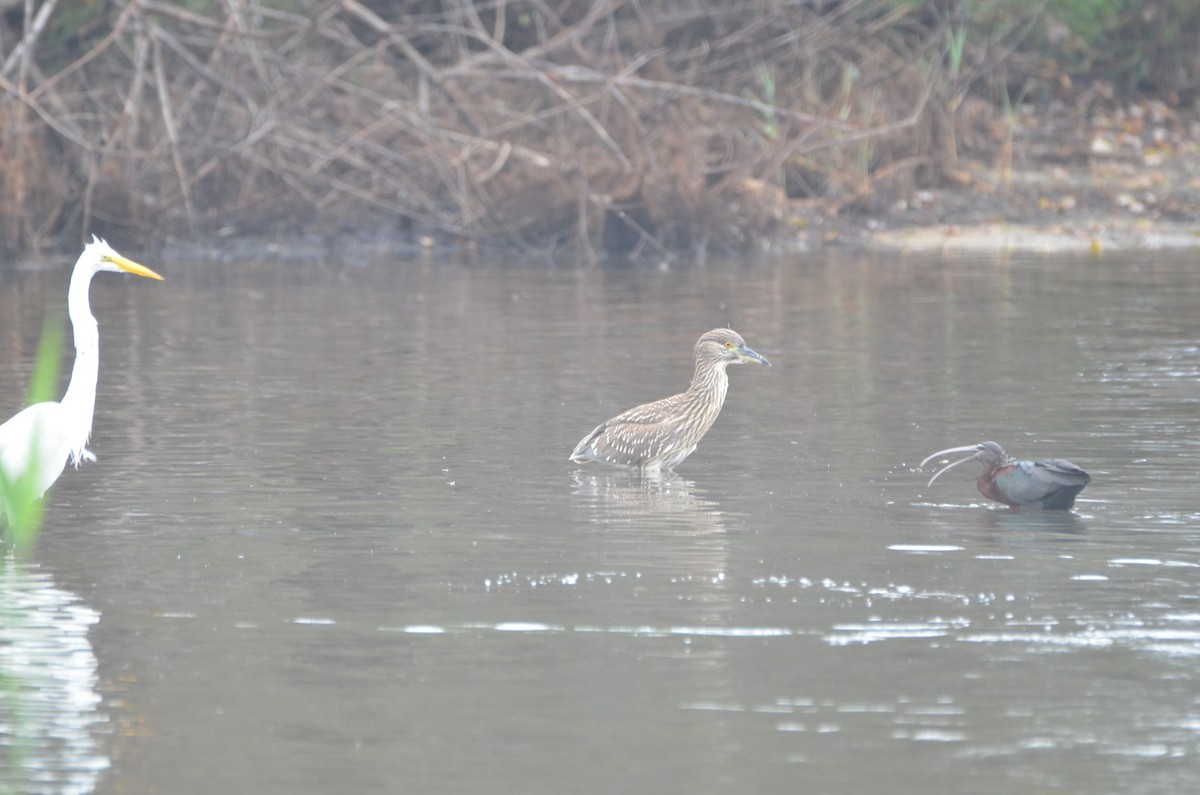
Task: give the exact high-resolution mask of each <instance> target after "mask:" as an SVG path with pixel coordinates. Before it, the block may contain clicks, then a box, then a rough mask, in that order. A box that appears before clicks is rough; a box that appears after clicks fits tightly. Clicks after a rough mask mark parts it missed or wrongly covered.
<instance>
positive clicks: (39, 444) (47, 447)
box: [0, 237, 162, 510]
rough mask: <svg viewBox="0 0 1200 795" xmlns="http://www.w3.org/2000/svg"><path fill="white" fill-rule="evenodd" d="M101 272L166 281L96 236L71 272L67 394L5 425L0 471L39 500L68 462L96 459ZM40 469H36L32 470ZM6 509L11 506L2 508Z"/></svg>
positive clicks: (0, 443)
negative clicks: (96, 308) (24, 482)
mask: <svg viewBox="0 0 1200 795" xmlns="http://www.w3.org/2000/svg"><path fill="white" fill-rule="evenodd" d="M100 271H124V272H125V273H132V274H135V275H137V276H145V277H147V278H150V279H160V280H161V279H162V277H161V276H159V275H158V274H157V273H155V272H154V271H152V270H150V269H149V268H147V267H146V266H144V265H139V264H138V263H136V262H134V261H132V260H129V259H126V258H125V257H122V256H121V255H120V254H118V253H117V252H115V251H113V250H112V248H111V247H110V246H109V245H108V244H107V243H105V242H104V241H103V240H99V239H98V238H95V237H93V238H92V242H91V243H89V244H87V245H86V246H84V249H83V253H82V254H80V255H79V259H78V260H77V261H76V262H75V269H74V270H73V271H72V272H71V284H70V287H68V289H67V313H68V315H69V316H70V318H71V327H72V329H74V332H75V366H74V367H73V368H72V370H71V381H70V383H69V384H68V385H67V393H66V394H65V395H63V399H62V401H61V402H59V403H55V402H53V401H47V402H45V403H35V404H33V405H32V406H29V407H27V408H25V409H22V410H21V411H19V412H18V413H17V414H16V415H14V416H13V418H12V419H10V420H9V421H8V422H6V423H4V424H3V425H0V467H2V468H3V470H4V474H5V476H6V477H7V479H8V483H9V484H13V483H15V482H16V481H17V480H18V479H19V478H24V477H32V481H31V487H32V488H31V492H32V493H33V494H35V495H37V496H38V497H40V496H42V495H43V494H44V493H45V492H46V489H48V488H50V486H51V485H53V483H54V481H56V480H58V476H59V475H61V474H62V471H63V469H64V468H65V467H66V465H67V460H68V458H69V459H71V460H72V461H73V462H74V464H75V466H76V467H78V466H79V464H80V462H81V461H95V460H96V458H95V456H93V455H92V453H91V452H90V451H89V450H88V449H87V441H88V436H90V435H91V433H92V413H93V411H94V410H95V407H96V381H97V378H98V377H99V373H100V329H99V327H98V326H97V325H96V318H94V317H93V316H92V307H91V302H90V301H89V300H88V288H89V287H90V286H91V283H92V277H93V276H95V275H96V274H97V273H99V272H100ZM34 467H36V470H35V471H31V469H33V468H34ZM0 507H3V508H5V509H6V510H7V506H0Z"/></svg>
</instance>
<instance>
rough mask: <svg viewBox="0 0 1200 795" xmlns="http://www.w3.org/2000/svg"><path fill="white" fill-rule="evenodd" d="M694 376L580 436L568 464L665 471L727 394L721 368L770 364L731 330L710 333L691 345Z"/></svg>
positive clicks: (699, 434)
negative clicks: (684, 386)
mask: <svg viewBox="0 0 1200 795" xmlns="http://www.w3.org/2000/svg"><path fill="white" fill-rule="evenodd" d="M695 357H696V373H695V375H693V376H692V385H691V386H690V387H688V390H687V391H686V392H681V393H680V394H678V395H672V396H671V397H668V398H663V399H662V400H656V401H654V402H653V403H643V404H642V405H640V406H637V407H635V408H632V409H629V411H626V412H624V413H622V414H618V415H617V416H615V417H613V418H612V419H611V420H608V421H606V422H602V423H600V424H599V425H597V426H596V429H595V430H594V431H592V432H591V433H589V434H588V435H587V436H585V437H583V440H582V441H580V442H579V444H577V445H576V446H575V451H574V452H573V453H571V459H570V460H572V461H576V462H578V463H581V464H582V463H587V462H588V461H601V462H604V463H607V464H617V465H620V466H629V467H637V468H638V469H640V470H641V471H642V472H645V473H651V474H652V473H656V472H659V471H661V470H663V469H671V468H672V467H674V466H675V465H676V464H678V463H679V462H680V461H682V460H683V459H685V458H687V457H688V456H689V455H691V453H692V451H693V450H695V449H696V445H697V444H698V443H699V442H700V440H701V439H702V438H703V437H704V434H706V433H708V429H709V428H711V427H712V426H713V423H714V422H716V419H717V415H718V414H720V413H721V406H722V405H724V403H725V393H726V392H727V391H728V390H729V376H728V374H726V372H725V368H726V367H728V366H729V365H731V364H743V363H745V362H757V363H759V364H765V365H767V366H768V367H769V366H770V364H771V363H770V362H768V361H767V360H766V358H765V357H763V356H760V355H759V354H757V353H755V352H754V351H752V350H750V349H749V348H747V347H746V341H745V340H744V339H742V337H741V335H740V334H738V333H737V332H736V331H734V330H733V329H727V328H718V329H713V330H712V331H710V332H708V333H707V334H705V335H704V336H702V337H700V339H699V341H697V342H696V347H695Z"/></svg>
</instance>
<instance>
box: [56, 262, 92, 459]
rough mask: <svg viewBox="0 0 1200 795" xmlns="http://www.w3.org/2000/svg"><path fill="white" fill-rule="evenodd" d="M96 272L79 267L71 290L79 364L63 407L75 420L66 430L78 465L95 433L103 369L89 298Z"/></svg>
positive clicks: (70, 307)
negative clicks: (93, 430)
mask: <svg viewBox="0 0 1200 795" xmlns="http://www.w3.org/2000/svg"><path fill="white" fill-rule="evenodd" d="M93 275H94V271H92V270H91V269H90V268H80V267H76V268H75V270H74V272H72V274H71V286H70V288H69V289H68V291H67V313H68V314H69V315H70V317H71V328H72V329H73V330H74V332H75V366H74V367H73V368H71V382H70V383H69V384H67V393H66V394H65V395H64V396H63V399H62V406H63V408H64V409H66V412H65V415H66V416H67V417H70V418H71V419H72V420H73V427H71V428H70V429H64V430H66V431H67V433H68V438H69V439H70V443H71V456H72V458H73V459H74V460H75V463H76V465H78V463H79V457H80V456H81V455H82V454H83V449H84V446H85V445H86V444H87V440H88V436H89V435H91V432H92V414H93V413H94V411H95V408H96V381H97V377H98V375H99V372H100V331H99V329H98V328H97V326H96V318H94V317H92V308H91V305H90V302H89V301H88V288H89V287H90V286H91V283H92V276H93Z"/></svg>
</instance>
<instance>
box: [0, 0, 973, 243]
mask: <svg viewBox="0 0 1200 795" xmlns="http://www.w3.org/2000/svg"><path fill="white" fill-rule="evenodd" d="M46 5H49V4H48V3H47V4H46ZM46 5H43V6H41V7H42V8H45V7H46ZM710 5H711V6H712V7H702V6H700V5H699V4H696V3H693V2H683V1H682V0H641V2H627V1H626V0H599V2H582V0H558V1H557V2H547V1H546V0H532V1H530V2H524V1H521V0H493V1H492V2H470V0H441V1H440V2H438V1H436V0H421V1H419V2H409V3H387V2H381V1H380V2H368V0H291V2H285V1H284V0H277V1H276V2H274V3H267V2H263V3H259V4H248V3H240V2H213V3H212V4H211V5H210V6H209V7H207V8H206V9H203V10H202V11H194V10H190V9H192V8H195V7H197V6H198V4H188V5H187V6H178V5H175V4H172V3H168V2H165V1H162V2H160V1H159V0H140V1H138V2H129V3H128V4H126V5H124V6H122V7H119V8H117V9H115V10H113V11H112V13H111V15H110V16H108V17H105V18H104V19H103V20H102V21H103V25H97V26H95V28H94V32H93V33H92V34H91V37H90V38H88V39H87V41H86V43H85V44H86V48H87V49H86V51H85V53H84V55H82V56H80V57H77V58H74V59H67V60H65V61H64V60H62V59H61V53H59V52H58V51H54V50H46V51H39V47H40V46H41V44H42V42H41V34H42V30H38V29H36V28H35V25H34V20H30V23H29V24H26V25H25V26H24V28H23V29H22V31H20V34H19V37H18V38H17V39H16V40H15V41H6V42H4V44H5V45H6V48H5V49H6V51H8V52H14V53H15V52H17V51H18V49H19V50H20V52H23V53H24V55H22V56H20V57H16V58H13V57H10V58H9V59H8V62H7V63H6V64H5V65H4V72H3V74H2V75H0V130H3V140H2V141H0V191H2V194H0V195H2V196H3V198H4V200H5V204H4V205H3V206H4V208H6V210H5V211H4V212H3V213H2V218H3V220H2V221H0V224H2V229H3V234H4V238H5V241H6V245H7V246H9V247H10V248H29V247H33V246H37V245H39V244H41V243H43V242H45V241H47V240H57V239H62V240H75V239H78V238H79V237H81V236H82V235H84V234H88V233H90V232H92V231H102V232H106V233H107V234H110V235H112V236H113V237H115V238H117V239H120V238H122V237H133V238H137V239H141V240H146V239H155V238H158V239H161V238H163V237H169V236H184V235H188V236H197V235H210V234H214V233H221V234H227V233H239V232H262V231H264V230H271V231H275V232H278V233H281V234H282V233H287V234H295V233H298V232H300V233H303V232H306V231H312V232H315V233H329V232H334V231H344V230H352V231H355V232H359V233H363V232H366V231H370V232H382V233H384V234H396V233H403V232H415V233H421V234H431V235H445V236H449V237H453V238H461V239H465V240H473V241H481V242H495V241H511V242H513V243H516V244H518V245H521V246H527V247H534V248H539V249H540V248H547V247H551V246H554V245H560V244H567V245H572V246H575V247H577V248H579V249H580V250H583V251H585V252H592V253H595V252H597V251H599V250H606V251H608V252H610V253H620V254H630V253H633V254H637V253H641V252H655V253H660V252H664V251H668V250H679V249H694V248H699V247H710V248H711V247H715V248H727V249H728V248H742V247H746V246H749V245H752V244H753V242H754V241H755V240H756V239H757V238H759V237H761V236H764V235H771V234H774V233H775V232H776V231H778V227H779V225H780V224H781V223H783V222H784V221H785V220H786V219H787V218H788V216H789V214H790V213H791V212H793V211H794V210H795V208H796V207H797V206H804V202H805V200H816V201H819V203H820V205H821V209H822V211H824V212H837V211H839V210H840V209H842V208H845V207H847V206H855V205H861V204H869V203H871V202H873V201H877V200H879V198H880V196H881V195H882V194H881V191H886V190H888V189H889V186H890V187H891V188H893V189H899V188H903V187H905V186H906V185H910V184H911V183H912V182H913V180H915V179H917V178H918V177H920V178H921V179H926V180H929V179H932V180H937V179H938V178H939V174H940V173H941V172H943V171H945V170H947V169H953V168H954V163H953V156H954V134H953V128H954V125H953V120H952V114H953V108H952V104H953V100H954V97H955V96H956V95H957V94H956V92H958V90H959V87H958V86H956V85H955V84H954V77H953V76H952V75H949V74H948V73H947V68H946V58H945V52H944V38H945V31H946V29H947V27H946V26H947V21H946V17H947V16H948V15H949V14H948V12H945V11H944V10H943V6H945V7H947V8H948V7H950V6H951V4H950V3H937V2H931V3H927V4H924V5H912V4H907V3H895V4H879V3H869V2H862V1H861V0H860V1H856V0H842V2H777V1H776V2H771V1H770V0H748V1H747V2H740V3H739V2H730V3H722V4H710ZM400 9H403V13H401V12H400ZM51 10H52V11H53V9H51ZM106 13H107V12H106ZM43 25H44V23H43Z"/></svg>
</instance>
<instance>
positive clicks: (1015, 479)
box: [921, 442, 1091, 511]
mask: <svg viewBox="0 0 1200 795" xmlns="http://www.w3.org/2000/svg"><path fill="white" fill-rule="evenodd" d="M967 451H971V455H969V456H967V457H966V458H962V459H959V460H958V461H955V462H954V463H952V464H947V465H946V466H945V467H943V468H942V469H939V470H938V471H937V472H936V473H934V476H933V477H932V478H930V479H929V485H931V486H932V485H933V481H935V480H937V479H938V477H939V476H940V475H941V474H942V473H943V472H946V471H947V470H949V469H951V468H952V467H956V466H958V465H959V464H963V463H966V462H967V461H978V462H979V463H980V464H981V469H980V470H979V475H978V477H976V478H975V485H976V486H978V487H979V493H980V494H982V495H983V496H985V497H987V498H988V499H989V500H995V501H996V502H1000V503H1003V504H1005V505H1007V506H1009V507H1010V508H1041V509H1043V510H1048V511H1066V510H1070V509H1071V508H1072V507H1073V506H1074V505H1075V497H1076V496H1077V495H1078V494H1079V492H1081V491H1083V487H1084V486H1086V485H1087V484H1088V482H1089V481H1091V476H1089V475H1088V473H1086V472H1084V471H1083V470H1082V469H1080V468H1079V467H1077V466H1075V465H1074V464H1072V463H1071V462H1070V461H1065V460H1063V459H1061V458H1048V459H1045V460H1042V461H1018V460H1016V459H1014V458H1012V457H1011V456H1009V455H1008V454H1007V453H1005V452H1004V448H1002V447H1001V446H1000V445H998V444H996V443H995V442H981V443H979V444H977V445H967V446H966V447H952V448H950V449H949V450H940V451H938V452H936V453H934V454H933V455H931V456H929V457H928V458H926V459H925V460H924V461H922V462H921V466H924V465H925V464H926V463H927V462H928V461H929V460H930V459H933V458H938V457H940V456H943V455H945V454H947V453H962V452H967Z"/></svg>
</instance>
